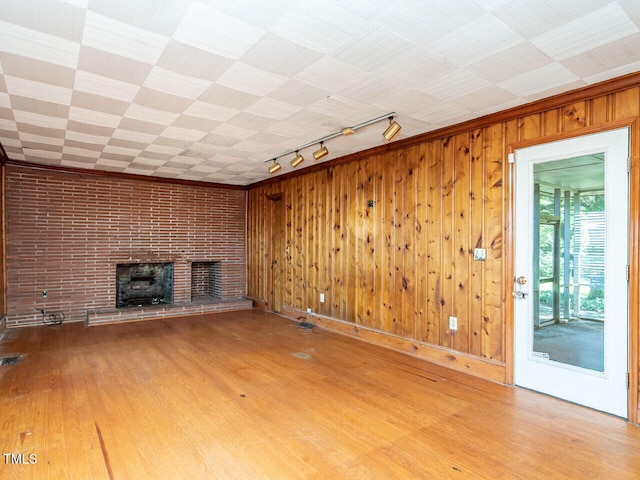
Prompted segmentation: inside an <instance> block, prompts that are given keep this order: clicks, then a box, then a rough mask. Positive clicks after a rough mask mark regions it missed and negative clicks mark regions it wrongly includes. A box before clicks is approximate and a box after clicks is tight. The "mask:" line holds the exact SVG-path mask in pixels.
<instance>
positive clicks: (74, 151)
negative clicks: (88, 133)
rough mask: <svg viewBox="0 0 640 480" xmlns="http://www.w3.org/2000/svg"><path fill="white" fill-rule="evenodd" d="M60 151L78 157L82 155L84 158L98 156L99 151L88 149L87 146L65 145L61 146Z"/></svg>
mask: <svg viewBox="0 0 640 480" xmlns="http://www.w3.org/2000/svg"><path fill="white" fill-rule="evenodd" d="M62 153H64V154H69V155H77V156H79V157H84V158H99V157H100V153H101V152H100V151H97V150H90V149H87V148H77V147H67V146H65V147H63V148H62Z"/></svg>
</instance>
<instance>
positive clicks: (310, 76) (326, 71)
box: [296, 56, 371, 92]
mask: <svg viewBox="0 0 640 480" xmlns="http://www.w3.org/2000/svg"><path fill="white" fill-rule="evenodd" d="M370 75H371V73H369V72H367V71H365V70H363V69H361V68H358V67H355V66H353V65H349V64H348V63H345V62H342V61H340V60H338V59H337V58H333V57H328V56H325V57H322V58H321V59H320V60H318V61H317V62H315V63H314V64H312V65H310V66H309V67H308V68H306V69H305V70H303V71H302V72H300V73H299V74H298V75H296V78H297V79H298V80H302V81H305V82H307V83H308V84H310V85H313V86H315V87H318V88H321V89H324V90H328V91H329V92H339V91H340V90H342V89H343V88H349V87H350V86H352V85H355V84H356V83H359V82H362V81H363V80H365V79H367V78H368V77H369V76H370Z"/></svg>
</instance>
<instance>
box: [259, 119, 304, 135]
mask: <svg viewBox="0 0 640 480" xmlns="http://www.w3.org/2000/svg"><path fill="white" fill-rule="evenodd" d="M265 132H267V133H272V134H274V135H281V136H282V137H284V138H286V137H299V138H305V137H312V136H313V135H314V134H315V128H314V127H309V126H308V125H301V124H300V123H298V122H278V123H275V124H273V125H272V126H270V127H268V128H266V129H265Z"/></svg>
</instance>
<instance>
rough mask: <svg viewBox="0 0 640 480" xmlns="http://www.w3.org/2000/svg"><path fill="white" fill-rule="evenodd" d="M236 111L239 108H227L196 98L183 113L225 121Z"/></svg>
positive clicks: (235, 113) (236, 112)
mask: <svg viewBox="0 0 640 480" xmlns="http://www.w3.org/2000/svg"><path fill="white" fill-rule="evenodd" d="M238 112H239V110H235V109H233V108H227V107H223V106H221V105H214V104H212V103H207V102H200V101H197V100H196V101H195V102H193V103H192V104H191V106H190V107H189V108H187V109H186V110H185V111H184V114H185V115H192V116H194V117H201V118H206V119H208V120H216V121H218V122H225V121H227V120H229V119H230V118H232V117H234V116H235V115H237V114H238Z"/></svg>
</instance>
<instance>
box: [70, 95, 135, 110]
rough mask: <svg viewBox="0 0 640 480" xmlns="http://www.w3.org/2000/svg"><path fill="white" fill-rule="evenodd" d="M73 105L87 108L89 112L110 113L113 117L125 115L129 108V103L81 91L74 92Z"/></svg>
mask: <svg viewBox="0 0 640 480" xmlns="http://www.w3.org/2000/svg"><path fill="white" fill-rule="evenodd" d="M71 105H73V106H74V107H80V108H86V109H87V110H98V111H99V112H104V113H110V114H111V115H124V113H125V112H126V111H127V108H129V102H125V101H121V100H118V99H115V98H108V97H103V96H101V95H94V94H92V93H85V92H81V91H79V90H74V91H73V96H72V97H71Z"/></svg>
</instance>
